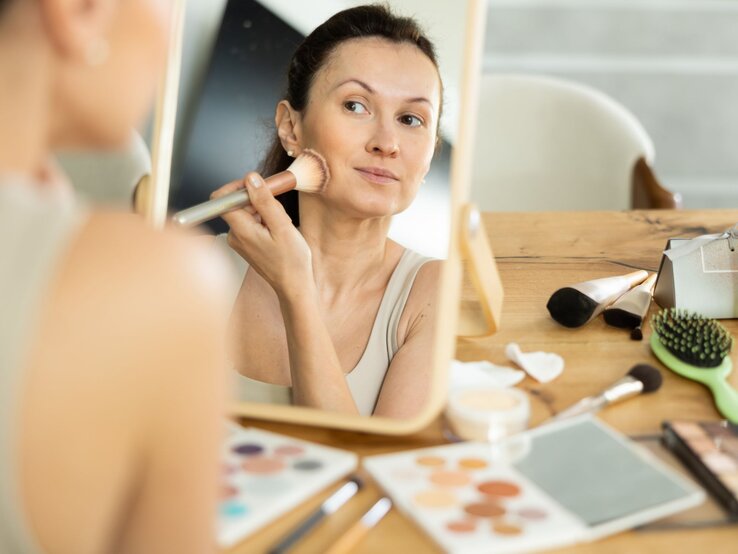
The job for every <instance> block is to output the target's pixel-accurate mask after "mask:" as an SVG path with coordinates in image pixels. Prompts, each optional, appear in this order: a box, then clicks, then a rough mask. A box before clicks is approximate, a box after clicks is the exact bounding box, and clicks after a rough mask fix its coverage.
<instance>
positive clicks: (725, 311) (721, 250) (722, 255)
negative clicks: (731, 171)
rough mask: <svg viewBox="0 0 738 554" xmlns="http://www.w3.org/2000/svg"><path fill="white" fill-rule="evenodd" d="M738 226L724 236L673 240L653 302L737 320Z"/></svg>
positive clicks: (663, 260)
mask: <svg viewBox="0 0 738 554" xmlns="http://www.w3.org/2000/svg"><path fill="white" fill-rule="evenodd" d="M736 246H738V224H736V225H734V226H733V227H732V228H731V229H729V230H728V231H726V232H724V233H720V234H715V235H702V236H700V237H697V238H694V239H679V238H675V239H670V240H669V242H668V243H667V244H666V250H664V255H663V256H662V258H661V266H660V267H659V276H658V280H657V281H656V288H655V290H654V295H653V297H654V300H655V301H656V302H657V303H658V304H659V305H660V306H661V307H662V308H672V307H676V308H683V309H687V310H691V311H694V312H697V313H699V314H702V315H703V316H705V317H710V318H715V319H728V318H736V317H738V250H736Z"/></svg>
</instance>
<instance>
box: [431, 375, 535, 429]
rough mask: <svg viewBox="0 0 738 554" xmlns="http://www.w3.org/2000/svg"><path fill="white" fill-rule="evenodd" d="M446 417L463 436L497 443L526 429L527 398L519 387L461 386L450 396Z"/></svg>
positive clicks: (528, 402)
mask: <svg viewBox="0 0 738 554" xmlns="http://www.w3.org/2000/svg"><path fill="white" fill-rule="evenodd" d="M446 417H447V418H448V421H449V424H450V425H451V429H452V430H453V432H454V433H456V435H458V436H459V437H461V438H462V439H467V440H477V441H489V442H496V441H499V440H501V439H504V438H505V437H509V436H510V435H514V434H515V433H519V432H520V431H524V430H525V429H526V427H527V426H528V419H529V417H530V401H529V400H528V396H527V395H526V394H525V393H524V392H523V391H521V390H518V389H508V388H499V387H475V388H464V389H459V390H455V391H453V392H452V393H451V394H450V395H449V399H448V406H447V407H446Z"/></svg>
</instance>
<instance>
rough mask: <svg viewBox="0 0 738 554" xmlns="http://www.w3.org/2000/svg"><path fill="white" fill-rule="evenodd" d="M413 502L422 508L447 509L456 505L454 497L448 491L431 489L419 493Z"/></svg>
mask: <svg viewBox="0 0 738 554" xmlns="http://www.w3.org/2000/svg"><path fill="white" fill-rule="evenodd" d="M413 501H414V502H415V503H416V504H417V505H418V506H421V507H424V508H448V507H449V506H455V505H456V495H455V494H454V493H452V492H451V491H449V490H438V489H432V490H427V491H422V492H419V493H418V494H416V495H415V496H414V497H413Z"/></svg>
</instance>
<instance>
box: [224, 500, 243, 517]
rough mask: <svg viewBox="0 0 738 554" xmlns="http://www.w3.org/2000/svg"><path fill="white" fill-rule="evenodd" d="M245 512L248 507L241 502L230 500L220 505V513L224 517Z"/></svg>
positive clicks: (236, 515) (237, 515)
mask: <svg viewBox="0 0 738 554" xmlns="http://www.w3.org/2000/svg"><path fill="white" fill-rule="evenodd" d="M247 513H249V509H248V507H247V506H246V505H245V504H242V503H241V502H237V501H231V502H224V503H223V504H221V505H220V514H221V515H223V516H226V517H241V516H243V515H245V514H247Z"/></svg>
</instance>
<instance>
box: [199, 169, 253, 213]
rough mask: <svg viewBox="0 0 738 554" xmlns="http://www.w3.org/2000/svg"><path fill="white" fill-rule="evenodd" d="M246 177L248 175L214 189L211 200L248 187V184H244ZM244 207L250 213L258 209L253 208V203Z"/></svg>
mask: <svg viewBox="0 0 738 554" xmlns="http://www.w3.org/2000/svg"><path fill="white" fill-rule="evenodd" d="M245 179H246V177H244V178H243V179H237V180H236V181H231V182H230V183H226V184H225V185H223V186H222V187H220V188H219V189H217V190H214V191H213V192H212V193H211V194H210V200H215V199H216V198H220V197H221V196H225V195H226V194H230V193H232V192H235V191H237V190H241V189H244V188H246V186H245V184H244V180H245ZM243 209H244V210H246V211H247V212H249V213H250V214H255V213H256V210H255V209H254V208H253V206H251V204H246V205H245V206H244V207H243Z"/></svg>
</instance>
